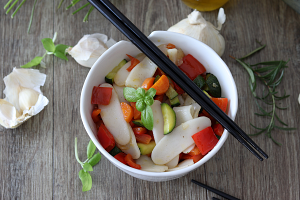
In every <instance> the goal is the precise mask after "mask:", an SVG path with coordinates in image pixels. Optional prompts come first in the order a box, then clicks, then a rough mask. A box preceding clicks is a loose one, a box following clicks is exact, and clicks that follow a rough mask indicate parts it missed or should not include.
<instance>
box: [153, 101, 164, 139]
mask: <svg viewBox="0 0 300 200" xmlns="http://www.w3.org/2000/svg"><path fill="white" fill-rule="evenodd" d="M160 104H161V102H160V101H158V100H154V103H153V104H152V105H151V109H152V112H153V119H154V120H153V129H152V132H153V137H154V141H155V143H156V144H157V143H158V142H159V141H160V140H161V139H162V138H163V137H164V118H163V114H162V111H161V105H160Z"/></svg>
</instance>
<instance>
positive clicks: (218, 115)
mask: <svg viewBox="0 0 300 200" xmlns="http://www.w3.org/2000/svg"><path fill="white" fill-rule="evenodd" d="M88 1H89V2H90V3H91V4H92V5H93V6H94V7H95V8H96V9H97V10H98V11H100V12H101V13H102V14H103V15H104V16H105V17H106V18H107V19H109V20H110V21H111V22H112V23H113V24H114V25H115V26H116V27H117V28H118V29H119V30H120V31H121V32H122V33H123V34H124V35H125V36H126V37H127V38H128V39H129V40H131V42H132V43H133V44H135V45H136V46H137V47H138V48H139V49H140V50H141V51H142V52H143V53H145V54H146V56H148V57H149V58H150V59H151V60H152V61H153V62H154V63H155V64H156V65H158V66H160V68H161V69H162V70H163V71H164V72H165V73H166V74H168V75H169V76H170V77H171V78H172V79H173V80H174V81H175V82H176V83H177V84H178V85H179V86H180V87H181V88H182V89H184V90H185V91H186V92H187V93H188V94H189V95H190V96H191V97H192V98H193V99H194V100H195V101H196V102H197V103H199V104H200V105H201V106H202V107H203V108H204V109H205V110H206V111H207V112H208V113H209V114H211V115H212V116H213V117H214V118H215V119H216V120H217V121H218V122H220V124H222V125H223V126H224V127H225V129H227V130H228V131H229V132H230V133H231V134H232V135H233V136H234V137H235V138H236V139H237V140H238V141H239V142H240V143H242V144H243V145H244V146H245V147H246V148H247V149H248V150H249V151H250V152H252V153H253V154H254V155H255V156H256V157H257V158H259V159H260V160H263V159H262V157H261V156H260V155H258V154H257V152H256V151H255V150H253V149H252V147H251V146H250V145H249V144H248V143H247V142H246V141H248V142H249V143H250V144H251V145H252V146H253V147H254V148H255V149H257V151H258V152H260V153H261V154H262V155H263V156H264V157H266V158H267V157H268V156H267V155H266V154H265V153H264V152H263V151H262V150H261V149H260V148H259V147H258V146H257V145H256V144H255V143H254V142H253V141H252V140H251V139H250V138H249V137H248V136H247V135H246V134H245V133H244V132H243V131H242V129H240V128H239V127H238V126H237V125H236V124H235V123H234V122H233V121H232V120H231V119H230V118H229V117H228V116H227V115H226V114H225V113H224V112H223V111H222V110H221V109H220V108H219V107H218V106H216V105H215V104H214V103H213V102H212V101H211V100H210V99H209V98H208V97H207V96H206V95H205V94H204V93H203V92H202V91H201V90H200V89H199V88H198V87H197V86H196V85H195V84H194V83H193V82H192V81H191V80H190V79H189V78H188V77H187V76H186V75H185V74H184V73H182V72H181V70H180V69H179V68H178V67H177V66H176V65H174V63H173V62H172V61H170V60H169V59H168V58H167V57H166V56H165V55H164V54H163V53H162V52H161V51H160V50H159V49H158V48H157V47H156V46H155V45H154V44H153V43H152V42H151V41H150V40H149V39H148V38H147V37H146V36H145V35H144V34H143V33H141V32H140V31H139V30H138V29H137V28H136V27H135V26H134V25H133V24H132V23H131V22H130V21H129V20H128V19H127V18H126V17H125V16H124V15H123V14H122V13H121V12H120V11H119V10H118V9H117V8H115V7H114V6H113V5H112V4H111V3H110V2H109V1H107V0H88ZM169 66H172V67H171V68H169ZM236 129H238V130H236ZM237 132H240V134H241V136H242V137H241V136H240V135H239V134H238V133H237ZM243 138H245V140H246V141H245V140H244V139H243Z"/></svg>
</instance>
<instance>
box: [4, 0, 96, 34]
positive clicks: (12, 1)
mask: <svg viewBox="0 0 300 200" xmlns="http://www.w3.org/2000/svg"><path fill="white" fill-rule="evenodd" d="M19 1H20V0H8V1H7V3H6V4H5V6H4V10H6V9H7V8H8V9H7V10H6V12H5V13H6V14H8V13H9V12H10V11H11V10H12V9H14V7H15V5H16V4H17V3H18V2H19ZM80 1H81V0H73V1H72V2H71V4H70V5H69V6H68V7H67V8H66V10H68V9H69V8H71V7H73V6H75V4H77V3H78V2H80ZM25 2H26V0H22V2H21V3H20V4H19V5H18V6H17V8H16V9H15V10H14V12H13V14H12V15H11V18H13V17H14V16H15V15H16V14H17V12H18V11H19V9H20V8H21V7H22V6H23V4H24V3H25ZM36 2H37V0H34V4H33V6H32V11H31V15H30V20H29V24H28V28H27V33H29V31H30V28H31V24H32V20H33V15H34V10H35V5H36ZM63 2H64V0H61V1H59V4H58V7H57V8H58V9H59V8H60V7H61V5H62V4H63ZM88 5H90V3H86V4H84V5H83V6H81V7H80V8H78V9H77V10H76V11H74V12H73V13H72V15H74V14H76V13H77V12H79V11H80V10H82V9H83V8H85V7H87V6H88ZM93 9H94V7H93V6H91V7H90V9H89V10H88V11H87V14H86V15H85V16H84V18H83V22H87V21H88V18H89V15H90V14H91V12H92V11H93Z"/></svg>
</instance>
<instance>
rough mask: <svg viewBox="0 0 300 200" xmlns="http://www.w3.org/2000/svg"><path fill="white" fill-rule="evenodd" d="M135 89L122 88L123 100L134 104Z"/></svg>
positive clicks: (135, 98)
mask: <svg viewBox="0 0 300 200" xmlns="http://www.w3.org/2000/svg"><path fill="white" fill-rule="evenodd" d="M135 91H136V90H135V89H134V88H131V87H124V89H123V95H124V97H125V99H126V100H127V101H129V102H136V101H137V100H138V98H137V97H136V96H135Z"/></svg>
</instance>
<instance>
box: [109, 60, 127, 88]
mask: <svg viewBox="0 0 300 200" xmlns="http://www.w3.org/2000/svg"><path fill="white" fill-rule="evenodd" d="M126 63H127V60H125V59H124V60H122V61H121V62H120V63H119V64H118V65H117V66H115V67H114V68H113V70H111V72H109V73H108V74H107V75H106V76H105V82H106V83H110V84H113V83H114V78H115V75H116V74H117V72H118V71H119V69H121V67H123V65H125V64H126Z"/></svg>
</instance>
